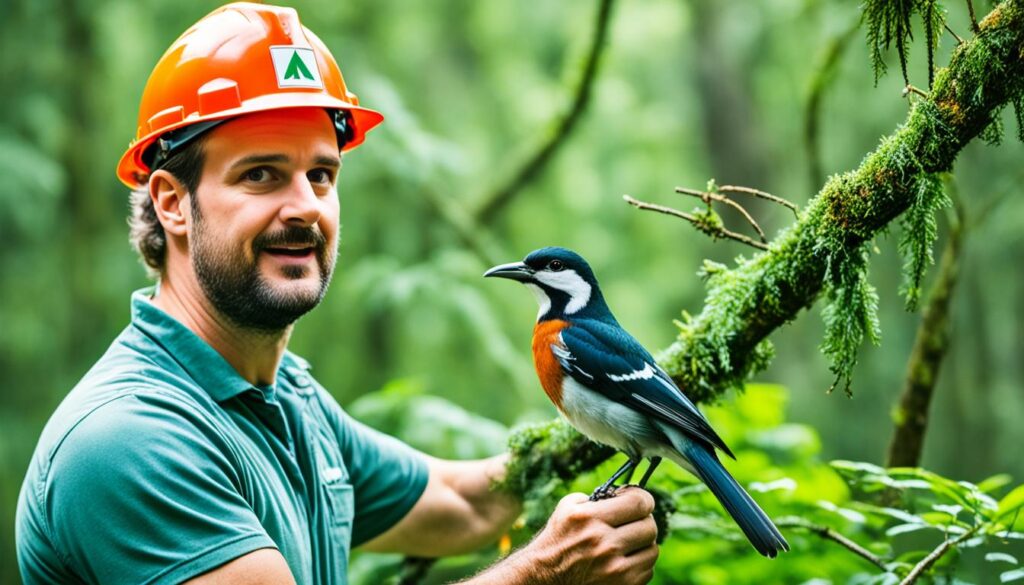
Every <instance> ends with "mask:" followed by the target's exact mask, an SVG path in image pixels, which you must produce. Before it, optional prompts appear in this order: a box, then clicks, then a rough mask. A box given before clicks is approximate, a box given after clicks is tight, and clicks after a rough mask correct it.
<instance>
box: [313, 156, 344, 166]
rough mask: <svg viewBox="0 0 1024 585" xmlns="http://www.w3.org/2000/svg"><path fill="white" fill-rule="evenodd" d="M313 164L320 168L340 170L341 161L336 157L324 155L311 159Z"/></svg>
mask: <svg viewBox="0 0 1024 585" xmlns="http://www.w3.org/2000/svg"><path fill="white" fill-rule="evenodd" d="M313 164H315V165H317V166H321V167H330V168H332V169H339V168H341V159H340V158H338V157H336V156H327V155H324V154H321V155H318V156H317V157H316V158H314V159H313Z"/></svg>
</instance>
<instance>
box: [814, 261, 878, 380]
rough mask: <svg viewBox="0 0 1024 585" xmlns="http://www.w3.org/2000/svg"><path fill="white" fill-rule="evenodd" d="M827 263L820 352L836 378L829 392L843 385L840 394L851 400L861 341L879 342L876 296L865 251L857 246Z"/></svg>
mask: <svg viewBox="0 0 1024 585" xmlns="http://www.w3.org/2000/svg"><path fill="white" fill-rule="evenodd" d="M837 256H838V257H836V256H834V257H833V259H832V260H831V261H830V262H829V267H828V269H827V275H826V278H827V279H828V280H829V285H828V289H827V291H826V298H827V300H828V304H827V305H825V308H824V310H822V314H821V315H822V319H823V320H824V321H825V338H824V340H822V342H821V351H822V353H824V354H825V355H826V356H827V357H828V358H829V360H830V361H831V362H832V365H831V366H830V369H831V370H832V373H833V374H835V376H836V379H835V382H833V383H832V387H831V388H829V391H830V392H831V391H832V390H833V389H835V387H836V386H838V385H839V384H840V383H843V382H845V384H844V386H843V391H844V392H845V393H846V395H847V396H852V393H851V392H850V384H851V382H852V381H853V367H854V366H855V365H857V352H858V350H859V349H860V345H861V343H862V342H863V341H864V337H867V338H868V339H869V340H870V341H871V343H872V344H874V345H878V344H879V343H880V342H881V335H882V334H881V326H880V325H879V322H878V293H877V292H876V291H875V287H873V286H871V283H869V282H868V247H867V245H864V244H862V245H860V246H858V247H857V248H856V249H854V250H851V251H850V253H849V255H841V256H840V255H837Z"/></svg>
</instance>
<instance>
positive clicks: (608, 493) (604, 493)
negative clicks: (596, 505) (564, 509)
mask: <svg viewBox="0 0 1024 585" xmlns="http://www.w3.org/2000/svg"><path fill="white" fill-rule="evenodd" d="M617 489H618V488H617V487H616V486H613V485H609V486H604V485H602V486H598V487H597V489H595V490H594V493H592V494H590V501H591V502H597V501H600V500H607V499H608V498H614V497H615V490H617Z"/></svg>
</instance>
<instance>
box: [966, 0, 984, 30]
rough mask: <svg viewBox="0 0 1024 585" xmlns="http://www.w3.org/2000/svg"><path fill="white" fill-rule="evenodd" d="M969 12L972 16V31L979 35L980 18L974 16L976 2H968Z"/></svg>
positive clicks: (968, 0) (969, 0)
mask: <svg viewBox="0 0 1024 585" xmlns="http://www.w3.org/2000/svg"><path fill="white" fill-rule="evenodd" d="M967 12H968V14H970V15H971V30H973V31H974V34H978V33H979V32H980V31H981V28H980V27H979V26H978V18H977V17H976V16H975V15H974V2H972V1H971V0H967Z"/></svg>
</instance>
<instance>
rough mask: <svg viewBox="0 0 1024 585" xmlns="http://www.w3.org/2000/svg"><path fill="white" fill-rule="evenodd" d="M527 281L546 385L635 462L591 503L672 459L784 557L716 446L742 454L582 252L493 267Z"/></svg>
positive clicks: (594, 434)
mask: <svg viewBox="0 0 1024 585" xmlns="http://www.w3.org/2000/svg"><path fill="white" fill-rule="evenodd" d="M484 276H485V277H489V278H506V279H510V280H514V281H518V282H521V283H523V284H524V285H526V287H527V288H528V289H530V291H531V292H533V293H534V295H535V296H536V298H537V301H538V304H539V305H540V310H539V311H538V313H537V323H536V325H535V326H534V330H533V344H532V345H533V361H534V366H535V367H536V370H537V375H538V377H539V378H540V383H541V386H542V387H543V389H544V392H545V393H546V394H547V396H548V398H549V399H550V400H551V401H552V402H553V403H554V404H555V407H556V408H557V409H558V411H559V412H560V413H561V414H562V416H563V417H564V418H565V419H566V420H567V421H568V422H569V424H571V425H572V426H573V427H575V428H576V429H577V430H578V431H580V432H581V433H583V434H584V435H586V436H587V437H588V438H590V439H591V440H593V441H596V442H598V443H601V444H604V445H608V446H610V447H613V448H614V449H617V450H618V451H620V452H622V453H625V455H626V457H627V460H626V462H625V463H624V464H623V465H622V467H620V468H619V469H618V471H616V472H615V474H613V475H612V477H611V478H610V479H609V480H608V481H606V482H604V483H603V484H601V485H600V486H598V487H597V488H596V489H595V490H594V492H593V494H591V498H590V499H591V500H595V501H596V500H600V499H604V498H608V497H613V496H614V495H615V490H616V489H618V487H617V486H616V485H615V482H616V481H617V480H619V479H620V478H622V477H623V476H625V479H624V482H623V483H629V481H630V479H631V478H632V476H633V472H634V471H635V470H636V468H637V467H638V466H639V465H640V463H641V462H642V460H643V459H649V460H650V463H649V464H648V467H647V470H646V471H645V473H644V475H643V477H642V479H641V480H640V483H639V484H638V485H639V486H640V487H644V486H646V485H647V482H648V480H649V479H650V477H651V474H652V473H653V472H654V470H655V468H657V467H658V465H659V464H660V463H661V461H662V460H663V459H669V460H671V461H673V462H675V463H676V464H678V465H679V466H681V467H682V468H684V469H686V470H687V471H689V472H690V473H692V474H693V475H695V476H696V477H697V478H698V479H700V480H701V481H702V482H703V483H704V484H705V485H707V487H708V488H709V489H710V491H711V493H712V494H714V495H715V497H716V498H718V501H719V502H721V503H722V506H723V507H724V508H725V510H726V511H727V512H728V513H729V515H730V516H731V517H732V518H733V520H735V522H736V524H738V525H739V527H740V529H741V530H742V531H743V533H744V534H745V535H746V537H747V539H748V540H749V541H750V543H751V545H753V547H754V548H755V549H756V550H757V552H759V553H760V554H762V555H764V556H766V557H768V558H774V557H776V556H777V555H778V554H779V552H780V551H788V550H789V543H788V542H786V539H785V538H784V537H783V536H782V534H781V533H780V532H779V529H778V528H777V527H776V526H775V524H774V523H773V522H772V521H771V519H769V518H768V516H767V514H765V513H764V511H763V510H762V509H761V508H760V506H758V505H757V503H756V502H755V501H754V499H753V498H752V497H751V496H750V494H748V493H747V492H746V491H745V490H744V489H743V488H742V487H741V486H740V485H739V483H738V482H737V481H736V480H735V479H734V478H733V477H732V475H730V474H729V472H728V471H727V470H726V468H725V467H724V466H723V465H722V462H721V460H720V459H719V458H718V454H717V452H716V451H722V452H723V453H725V454H726V455H728V456H729V457H732V458H733V459H735V458H736V456H735V455H734V454H733V452H732V451H731V450H730V449H729V447H728V446H727V445H726V444H725V441H723V440H722V438H721V437H720V436H719V435H718V433H716V432H715V430H714V429H713V428H711V424H710V423H709V422H708V420H707V418H706V417H705V416H704V414H703V413H701V411H700V410H698V408H697V407H696V406H695V405H694V404H693V402H691V401H690V399H689V398H687V397H686V395H685V394H684V393H683V392H682V391H681V390H680V389H679V387H678V386H676V384H675V382H673V380H672V378H671V377H670V376H669V375H668V374H667V373H665V371H664V370H663V369H662V368H661V367H659V366H658V364H657V363H656V362H655V360H654V358H653V357H651V354H650V353H649V352H648V351H647V350H646V349H644V347H643V345H641V344H640V342H638V341H637V340H636V339H635V338H634V337H633V336H632V335H630V334H629V333H628V332H627V331H626V330H625V329H623V328H622V326H621V325H619V322H618V321H617V320H616V319H615V316H614V315H612V312H611V310H610V309H609V308H608V305H607V303H606V302H605V299H604V296H603V295H602V294H601V289H600V287H599V286H598V283H597V278H596V277H595V276H594V272H593V270H591V268H590V265H589V264H588V263H587V261H586V260H584V259H583V257H582V256H580V255H579V254H577V253H576V252H573V251H572V250H569V249H566V248H561V247H546V248H540V249H538V250H535V251H533V252H531V253H529V254H528V255H527V256H526V258H525V259H524V260H523V261H522V262H511V263H508V264H501V265H498V266H494V267H493V268H491V269H490V270H488V271H487V272H485V273H484Z"/></svg>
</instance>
